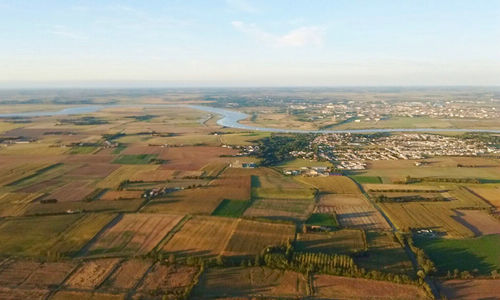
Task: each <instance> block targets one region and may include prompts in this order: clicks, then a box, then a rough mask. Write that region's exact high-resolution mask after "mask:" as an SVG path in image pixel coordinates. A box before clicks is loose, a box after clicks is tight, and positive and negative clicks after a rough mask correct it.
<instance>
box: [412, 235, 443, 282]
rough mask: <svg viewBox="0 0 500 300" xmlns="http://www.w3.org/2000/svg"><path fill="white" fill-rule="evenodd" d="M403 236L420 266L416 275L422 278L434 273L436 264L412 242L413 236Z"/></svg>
mask: <svg viewBox="0 0 500 300" xmlns="http://www.w3.org/2000/svg"><path fill="white" fill-rule="evenodd" d="M404 238H405V239H406V242H407V243H408V246H409V247H410V249H411V251H412V252H413V253H415V256H416V257H417V263H418V266H419V267H420V270H419V272H418V273H417V275H419V277H420V278H422V279H424V278H425V277H426V276H427V275H429V274H433V273H435V272H436V271H437V269H436V265H435V264H434V262H433V261H432V260H431V259H430V258H429V256H427V254H426V253H425V251H424V250H423V249H420V248H418V247H417V246H415V243H414V242H413V238H412V237H411V236H405V237H404Z"/></svg>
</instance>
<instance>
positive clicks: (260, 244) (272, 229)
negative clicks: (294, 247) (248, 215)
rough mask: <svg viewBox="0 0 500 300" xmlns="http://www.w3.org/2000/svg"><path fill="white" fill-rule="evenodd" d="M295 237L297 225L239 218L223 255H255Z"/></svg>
mask: <svg viewBox="0 0 500 300" xmlns="http://www.w3.org/2000/svg"><path fill="white" fill-rule="evenodd" d="M294 237H295V226H294V225H288V224H279V223H264V222H258V221H250V220H244V219H241V220H239V222H238V224H237V225H236V228H235V230H234V233H233V234H232V235H231V238H230V239H229V241H228V243H227V246H226V248H225V250H224V253H223V255H226V256H240V255H241V256H245V255H255V254H257V253H259V252H260V251H262V249H264V248H265V247H267V246H271V245H280V244H284V243H286V242H287V241H288V240H289V239H292V240H293V239H294Z"/></svg>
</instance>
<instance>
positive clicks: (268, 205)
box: [244, 199, 314, 220]
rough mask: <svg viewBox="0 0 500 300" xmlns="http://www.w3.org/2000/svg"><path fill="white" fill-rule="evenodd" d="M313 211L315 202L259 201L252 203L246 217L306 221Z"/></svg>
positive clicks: (298, 200) (299, 200)
mask: <svg viewBox="0 0 500 300" xmlns="http://www.w3.org/2000/svg"><path fill="white" fill-rule="evenodd" d="M313 209H314V201H313V200H307V199H306V200H301V199H297V200H284V199H258V200H255V201H254V202H253V203H252V205H251V206H250V207H249V208H248V209H247V210H246V211H245V214H244V215H245V216H249V217H265V218H269V219H290V220H305V219H307V217H308V216H309V215H310V214H311V213H312V211H313Z"/></svg>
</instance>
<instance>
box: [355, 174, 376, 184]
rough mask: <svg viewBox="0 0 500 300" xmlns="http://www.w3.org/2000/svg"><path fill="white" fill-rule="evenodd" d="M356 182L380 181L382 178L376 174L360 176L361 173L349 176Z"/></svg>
mask: <svg viewBox="0 0 500 300" xmlns="http://www.w3.org/2000/svg"><path fill="white" fill-rule="evenodd" d="M350 177H351V178H352V179H354V180H355V181H356V182H358V183H361V184H362V183H382V180H381V179H380V177H378V176H361V175H353V176H350Z"/></svg>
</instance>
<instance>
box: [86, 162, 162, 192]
mask: <svg viewBox="0 0 500 300" xmlns="http://www.w3.org/2000/svg"><path fill="white" fill-rule="evenodd" d="M157 168H158V166H156V165H127V166H121V167H120V168H119V169H117V170H115V171H113V173H111V174H109V175H108V176H106V178H104V179H103V180H102V181H100V182H98V183H97V186H96V187H98V188H110V189H116V188H118V186H119V185H120V183H121V182H122V181H124V180H129V179H130V178H131V177H132V176H134V175H135V174H137V173H139V172H142V171H152V170H155V169H157Z"/></svg>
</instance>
